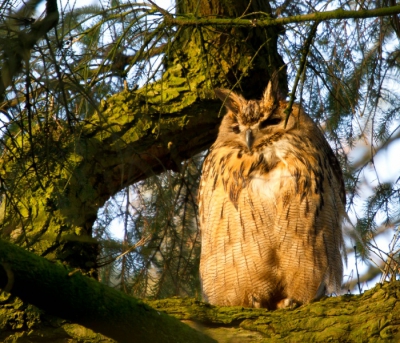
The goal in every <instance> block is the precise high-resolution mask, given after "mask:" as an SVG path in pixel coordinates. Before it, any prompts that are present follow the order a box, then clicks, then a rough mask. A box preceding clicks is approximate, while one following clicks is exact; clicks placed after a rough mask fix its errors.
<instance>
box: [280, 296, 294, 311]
mask: <svg viewBox="0 0 400 343" xmlns="http://www.w3.org/2000/svg"><path fill="white" fill-rule="evenodd" d="M297 306H299V303H298V302H296V301H295V300H293V299H291V298H286V299H282V300H281V301H279V302H278V303H277V304H276V308H277V309H281V308H286V309H290V310H291V309H294V308H296V307H297Z"/></svg>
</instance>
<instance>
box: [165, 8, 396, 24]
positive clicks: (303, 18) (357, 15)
mask: <svg viewBox="0 0 400 343" xmlns="http://www.w3.org/2000/svg"><path fill="white" fill-rule="evenodd" d="M399 13H400V5H397V6H391V7H384V8H377V9H373V10H355V11H346V10H343V9H340V8H339V9H337V10H333V11H326V12H315V13H310V14H303V15H294V16H290V17H286V18H276V19H275V18H267V19H263V20H256V19H251V20H249V19H215V18H201V19H197V18H192V17H186V18H185V17H183V16H178V17H177V18H175V19H174V18H172V17H170V16H168V17H167V16H166V17H165V19H164V20H165V22H166V23H167V24H170V25H176V26H254V27H269V26H279V25H285V24H292V23H302V22H308V21H326V20H342V19H365V18H374V17H384V16H390V15H395V14H399Z"/></svg>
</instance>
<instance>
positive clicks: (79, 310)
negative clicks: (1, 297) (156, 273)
mask: <svg viewBox="0 0 400 343" xmlns="http://www.w3.org/2000/svg"><path fill="white" fill-rule="evenodd" d="M0 266H1V268H0V288H2V289H5V290H6V291H8V292H10V293H11V294H12V295H14V296H17V297H19V298H20V299H22V300H23V301H25V302H28V303H30V304H33V305H36V306H38V307H39V308H41V309H42V310H45V311H46V313H48V314H52V315H55V316H59V317H62V318H63V319H67V320H70V321H72V322H75V323H78V324H81V325H84V326H86V327H87V328H90V329H92V330H93V331H96V332H100V333H102V334H104V335H105V336H108V337H110V338H112V339H114V340H116V341H117V342H121V343H123V342H126V343H130V342H155V343H156V342H160V343H164V342H166V343H167V342H171V343H176V342H182V343H186V342H204V343H206V342H210V343H211V342H214V340H212V339H210V338H208V337H207V336H205V335H203V334H201V333H200V332H198V331H196V330H194V329H192V328H190V327H188V326H187V325H185V324H182V323H180V322H179V321H178V320H177V319H175V318H173V317H170V316H168V315H166V314H164V313H162V312H160V311H157V310H153V309H152V308H151V307H150V306H148V305H146V304H144V303H143V302H142V301H141V300H138V299H135V298H132V297H129V296H127V295H125V294H123V293H122V292H119V291H116V290H114V289H112V288H110V287H107V286H104V285H102V284H100V283H99V282H97V281H95V280H93V279H92V278H88V277H85V276H83V275H82V274H81V273H80V271H76V270H75V271H68V270H67V269H66V268H65V267H64V266H62V265H61V264H53V263H51V262H49V261H47V260H46V259H44V258H41V257H39V256H37V255H35V254H32V253H29V252H27V251H26V250H24V249H22V248H19V247H17V246H15V245H13V244H11V243H7V242H5V241H4V240H0ZM0 337H1V334H0Z"/></svg>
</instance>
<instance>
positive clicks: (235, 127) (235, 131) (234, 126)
mask: <svg viewBox="0 0 400 343" xmlns="http://www.w3.org/2000/svg"><path fill="white" fill-rule="evenodd" d="M232 131H233V132H234V133H240V129H239V125H232Z"/></svg>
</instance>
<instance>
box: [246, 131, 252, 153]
mask: <svg viewBox="0 0 400 343" xmlns="http://www.w3.org/2000/svg"><path fill="white" fill-rule="evenodd" d="M253 143H254V136H253V132H252V131H251V130H250V129H248V130H247V131H246V144H247V147H248V148H249V150H251V148H252V147H253Z"/></svg>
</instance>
